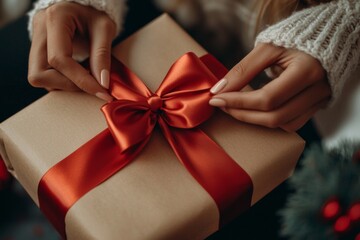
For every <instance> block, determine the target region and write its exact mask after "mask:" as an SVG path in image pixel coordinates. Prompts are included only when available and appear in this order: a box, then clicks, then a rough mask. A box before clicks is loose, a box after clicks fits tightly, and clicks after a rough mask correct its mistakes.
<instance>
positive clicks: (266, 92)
mask: <svg viewBox="0 0 360 240" xmlns="http://www.w3.org/2000/svg"><path fill="white" fill-rule="evenodd" d="M308 76H309V75H308V73H307V71H303V70H302V69H301V68H299V66H298V65H290V66H289V67H288V68H286V70H285V71H284V72H283V73H282V74H281V75H280V76H279V77H278V78H276V79H274V80H272V81H271V82H269V83H268V84H266V85H265V86H264V87H263V88H260V89H258V90H254V91H247V92H245V91H241V92H239V91H236V92H225V93H220V94H217V95H215V96H214V97H213V98H212V99H221V100H224V103H223V104H222V106H221V107H229V108H238V109H252V110H262V111H270V110H274V109H276V108H278V107H279V106H281V105H282V104H284V103H285V102H287V101H288V100H289V99H290V98H292V97H293V96H295V95H297V94H299V93H300V92H301V91H303V90H304V89H305V88H307V87H309V86H310V85H311V84H312V83H313V82H314V80H313V79H309V77H308ZM218 102H219V101H218ZM215 103H216V102H215Z"/></svg>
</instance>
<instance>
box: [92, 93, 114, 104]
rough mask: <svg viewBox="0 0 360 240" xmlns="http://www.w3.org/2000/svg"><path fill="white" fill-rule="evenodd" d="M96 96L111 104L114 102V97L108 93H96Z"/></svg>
mask: <svg viewBox="0 0 360 240" xmlns="http://www.w3.org/2000/svg"><path fill="white" fill-rule="evenodd" d="M95 96H97V97H98V98H100V99H102V100H104V101H106V102H111V101H112V100H113V97H112V96H110V95H109V94H107V93H102V92H97V93H95Z"/></svg>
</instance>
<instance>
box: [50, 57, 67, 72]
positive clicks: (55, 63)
mask: <svg viewBox="0 0 360 240" xmlns="http://www.w3.org/2000/svg"><path fill="white" fill-rule="evenodd" d="M64 61H65V59H64V58H63V57H61V56H58V55H56V54H54V55H50V56H49V57H48V63H49V65H50V66H52V67H53V68H55V69H59V68H61V66H62V64H63V62H64Z"/></svg>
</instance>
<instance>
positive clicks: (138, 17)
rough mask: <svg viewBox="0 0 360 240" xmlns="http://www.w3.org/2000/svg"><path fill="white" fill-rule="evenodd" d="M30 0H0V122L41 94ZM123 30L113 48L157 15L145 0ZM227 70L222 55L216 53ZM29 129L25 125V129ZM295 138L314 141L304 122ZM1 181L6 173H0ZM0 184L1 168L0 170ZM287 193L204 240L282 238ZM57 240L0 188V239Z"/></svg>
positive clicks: (133, 8)
mask: <svg viewBox="0 0 360 240" xmlns="http://www.w3.org/2000/svg"><path fill="white" fill-rule="evenodd" d="M32 2H33V1H30V0H0V122H2V121H3V120H5V119H6V118H8V117H10V116H11V115H13V114H14V113H16V112H17V111H19V110H21V109H22V108H24V107H26V106H27V105H29V104H30V103H32V102H33V101H35V100H36V99H38V98H40V97H41V96H43V95H44V94H46V91H45V90H43V89H36V88H33V87H31V86H30V85H29V84H28V82H27V63H28V53H29V49H30V40H29V36H28V32H27V21H28V18H27V16H26V12H27V11H28V10H29V9H30V8H31V6H32ZM129 5H130V6H129V9H130V10H129V12H128V15H127V19H126V25H125V32H124V33H122V34H121V35H120V36H119V37H118V38H117V39H116V40H115V41H114V44H116V43H117V42H119V41H121V40H122V39H124V38H126V37H127V36H128V35H130V34H131V33H133V32H134V31H136V30H137V29H139V28H140V27H141V26H143V25H144V24H146V23H148V22H149V21H151V20H152V19H154V18H155V17H157V16H158V15H160V14H161V11H160V10H159V9H157V8H156V7H155V6H154V5H153V4H152V3H151V1H149V0H139V1H136V0H133V1H129ZM189 33H190V34H191V35H192V36H193V37H194V38H196V39H197V40H198V41H199V42H200V43H201V44H203V45H204V46H205V47H207V48H208V49H209V50H210V52H211V46H207V44H208V41H205V39H204V37H202V36H201V35H199V34H196V32H191V31H189ZM212 53H213V54H214V55H215V56H217V57H219V58H220V59H221V60H222V61H223V62H225V64H227V65H228V66H229V65H230V64H232V62H231V61H229V60H228V59H227V58H226V56H224V55H221V56H220V55H217V52H216V51H215V50H214V51H213V52H212ZM29 127H31V126H29ZM299 134H300V135H301V136H302V137H303V138H305V139H306V140H307V144H310V143H312V142H317V141H319V137H318V135H317V134H316V132H315V131H314V129H313V126H312V123H311V122H309V123H308V124H307V125H305V126H304V127H303V128H302V129H301V130H300V131H299ZM3 176H5V177H6V173H3ZM0 181H1V166H0ZM289 193H291V190H289V187H288V183H287V182H285V183H283V184H281V185H280V186H279V187H277V188H276V189H275V190H274V191H272V192H271V193H270V194H269V195H267V196H266V197H265V198H264V199H262V200H261V201H260V202H258V203H257V204H256V205H255V206H254V207H252V208H251V209H250V210H248V211H247V212H246V213H245V214H243V215H242V216H239V217H238V218H237V219H236V220H234V221H233V222H232V223H231V224H229V225H227V226H226V227H224V228H223V229H222V230H220V231H219V232H217V233H215V234H213V235H212V236H210V237H209V239H210V240H211V239H223V240H224V239H240V238H241V239H282V238H281V237H280V236H279V229H280V220H279V216H278V214H277V213H278V210H279V209H281V208H282V207H283V206H284V204H285V201H286V198H287V196H288V194H289ZM23 239H26V240H32V239H34V240H35V239H47V240H51V239H60V238H59V236H58V234H57V233H56V232H55V230H54V229H53V228H52V227H51V225H50V224H49V223H48V222H47V220H46V219H45V218H44V217H43V215H42V213H41V212H40V211H39V210H38V208H37V207H36V206H35V204H34V203H33V202H32V200H31V199H30V198H29V197H28V196H27V194H26V193H25V192H24V190H23V189H22V187H21V186H20V185H19V184H18V183H17V182H16V181H15V180H13V179H10V180H9V181H7V182H6V184H3V185H0V240H23Z"/></svg>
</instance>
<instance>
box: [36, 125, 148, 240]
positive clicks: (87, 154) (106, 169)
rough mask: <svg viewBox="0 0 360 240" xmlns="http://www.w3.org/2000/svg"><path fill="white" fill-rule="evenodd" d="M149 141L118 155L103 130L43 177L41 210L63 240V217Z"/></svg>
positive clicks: (116, 148) (112, 141)
mask: <svg viewBox="0 0 360 240" xmlns="http://www.w3.org/2000/svg"><path fill="white" fill-rule="evenodd" d="M149 139H150V137H147V138H146V139H144V140H143V141H142V142H140V143H138V144H136V145H134V146H132V147H131V148H129V149H126V150H125V151H121V149H119V147H118V145H117V144H116V142H115V141H114V139H113V137H112V135H111V133H110V132H109V130H108V129H106V130H104V131H103V132H101V133H99V134H98V135H97V136H95V137H94V138H93V139H91V140H90V141H89V142H87V143H85V144H84V145H83V146H81V147H80V148H79V149H77V150H76V151H75V152H73V153H72V154H71V155H69V156H68V157H66V158H65V159H64V160H62V161H61V162H59V163H57V164H56V165H55V166H54V167H52V168H51V169H50V170H49V171H48V172H47V173H46V174H45V175H44V176H43V177H42V179H41V181H40V183H39V187H38V197H39V205H40V208H41V210H42V211H43V213H44V214H45V215H46V216H47V218H48V219H49V220H50V222H52V224H53V225H54V227H55V228H56V229H57V231H58V232H59V233H60V235H61V236H62V237H63V239H66V230H65V216H66V213H67V212H68V210H69V209H70V207H71V206H72V205H73V204H74V203H75V202H76V201H77V200H79V199H80V198H81V197H82V196H83V195H85V194H86V193H88V192H89V191H90V190H92V189H93V188H95V187H96V186H98V185H99V184H101V183H102V182H104V181H105V180H107V179H108V178H110V177H111V176H112V175H114V174H115V173H116V172H118V171H119V170H121V169H122V168H124V167H125V166H126V165H127V164H129V163H130V162H131V161H132V160H133V159H134V158H135V157H136V156H137V155H138V154H139V153H140V152H141V150H142V148H143V147H144V146H145V145H146V143H147V142H148V140H149Z"/></svg>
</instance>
